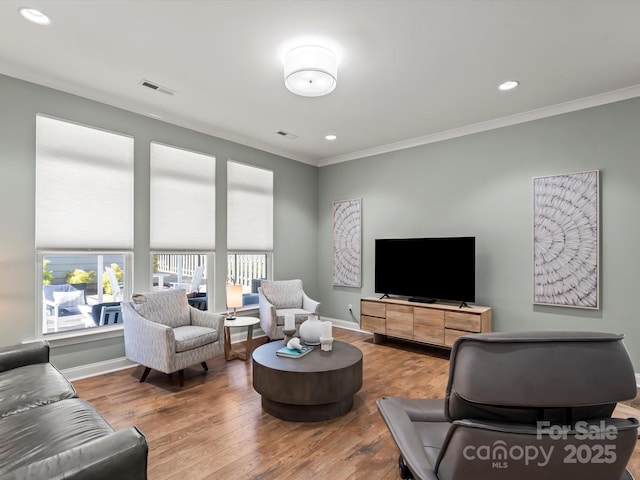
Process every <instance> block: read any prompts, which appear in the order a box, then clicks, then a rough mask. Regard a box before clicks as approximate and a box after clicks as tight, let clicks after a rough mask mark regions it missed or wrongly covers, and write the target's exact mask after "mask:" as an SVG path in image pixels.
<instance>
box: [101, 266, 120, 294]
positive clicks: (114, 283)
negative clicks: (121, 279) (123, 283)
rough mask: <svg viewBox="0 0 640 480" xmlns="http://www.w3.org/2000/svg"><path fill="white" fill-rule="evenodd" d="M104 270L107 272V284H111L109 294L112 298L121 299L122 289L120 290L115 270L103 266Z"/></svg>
mask: <svg viewBox="0 0 640 480" xmlns="http://www.w3.org/2000/svg"><path fill="white" fill-rule="evenodd" d="M104 271H105V272H107V278H108V279H109V285H111V294H112V295H113V299H114V300H116V301H117V300H122V291H121V290H120V284H119V283H118V277H116V272H115V271H114V270H113V268H111V267H104Z"/></svg>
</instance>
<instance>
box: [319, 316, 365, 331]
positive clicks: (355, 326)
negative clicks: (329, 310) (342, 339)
mask: <svg viewBox="0 0 640 480" xmlns="http://www.w3.org/2000/svg"><path fill="white" fill-rule="evenodd" d="M320 320H322V321H323V322H331V323H332V324H333V326H334V327H338V328H344V329H346V330H355V331H356V332H363V331H364V330H361V329H360V324H359V323H356V322H350V321H349V320H341V319H339V318H331V317H324V316H323V317H320Z"/></svg>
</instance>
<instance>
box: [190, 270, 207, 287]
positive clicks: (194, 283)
mask: <svg viewBox="0 0 640 480" xmlns="http://www.w3.org/2000/svg"><path fill="white" fill-rule="evenodd" d="M203 273H204V265H198V266H197V267H196V269H195V270H194V271H193V277H192V278H191V291H192V292H196V293H197V292H199V291H200V284H201V283H202V274H203Z"/></svg>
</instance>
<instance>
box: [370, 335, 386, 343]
mask: <svg viewBox="0 0 640 480" xmlns="http://www.w3.org/2000/svg"><path fill="white" fill-rule="evenodd" d="M386 341H387V336H386V335H382V334H381V333H374V334H373V343H375V344H378V343H384V342H386Z"/></svg>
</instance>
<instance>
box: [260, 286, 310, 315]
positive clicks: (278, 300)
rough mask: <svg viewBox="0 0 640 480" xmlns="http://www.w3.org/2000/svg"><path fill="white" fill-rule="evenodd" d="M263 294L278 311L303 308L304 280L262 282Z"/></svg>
mask: <svg viewBox="0 0 640 480" xmlns="http://www.w3.org/2000/svg"><path fill="white" fill-rule="evenodd" d="M261 288H262V293H263V295H264V296H265V297H266V298H267V300H269V302H271V304H273V306H274V307H276V308H277V309H280V308H301V307H302V298H303V293H304V292H303V289H302V280H299V279H296V280H262V287H261Z"/></svg>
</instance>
